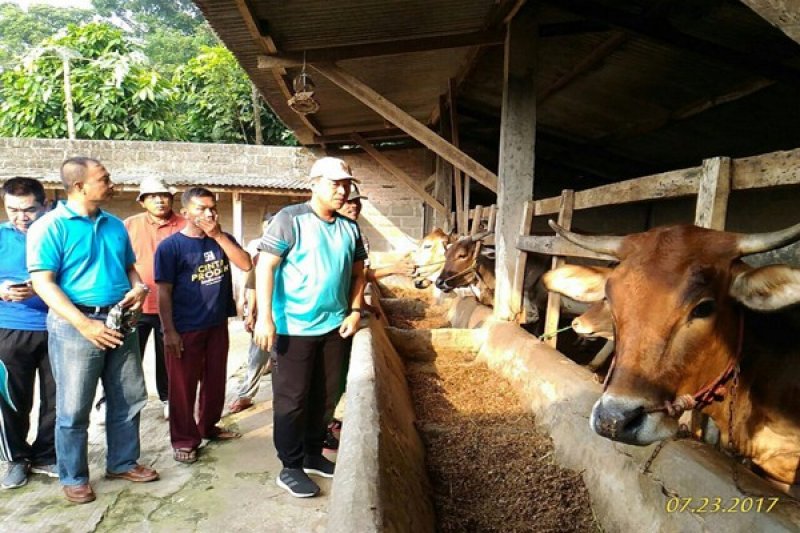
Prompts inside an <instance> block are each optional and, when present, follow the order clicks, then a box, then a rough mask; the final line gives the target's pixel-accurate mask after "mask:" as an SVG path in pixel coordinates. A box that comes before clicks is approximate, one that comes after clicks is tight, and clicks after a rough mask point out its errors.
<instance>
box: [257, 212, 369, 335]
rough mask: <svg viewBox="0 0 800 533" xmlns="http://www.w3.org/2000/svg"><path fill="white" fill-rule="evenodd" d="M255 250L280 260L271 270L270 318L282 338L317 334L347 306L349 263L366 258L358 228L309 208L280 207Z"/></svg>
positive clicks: (337, 319)
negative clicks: (329, 220)
mask: <svg viewBox="0 0 800 533" xmlns="http://www.w3.org/2000/svg"><path fill="white" fill-rule="evenodd" d="M258 249H259V250H260V251H263V252H267V253H270V254H273V255H277V256H280V257H282V258H283V260H282V261H281V263H280V265H279V266H278V268H277V270H276V271H275V285H274V288H273V297H272V317H273V319H274V320H275V329H276V331H277V332H278V333H279V334H281V335H297V336H311V335H322V334H324V333H328V332H329V331H332V330H334V329H336V328H338V327H339V326H340V325H341V324H342V322H343V321H344V319H345V316H346V315H347V309H348V307H350V283H351V278H352V275H353V263H355V262H356V261H363V260H365V259H366V258H367V252H366V250H365V249H364V244H363V242H362V240H361V231H360V230H359V228H358V224H356V223H355V222H353V221H352V220H350V219H349V218H347V217H343V216H341V215H339V214H338V213H337V214H336V216H335V218H334V219H333V221H332V222H327V221H325V220H322V219H321V218H319V217H318V216H317V214H316V213H315V212H314V210H313V209H312V208H311V206H310V205H309V204H307V203H306V204H297V205H291V206H289V207H285V208H283V209H282V210H281V211H279V212H278V214H277V215H275V218H273V219H272V222H271V223H270V225H269V227H268V228H267V231H266V233H264V237H263V238H262V239H261V244H259V247H258Z"/></svg>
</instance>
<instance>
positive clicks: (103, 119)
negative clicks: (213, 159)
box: [0, 22, 183, 140]
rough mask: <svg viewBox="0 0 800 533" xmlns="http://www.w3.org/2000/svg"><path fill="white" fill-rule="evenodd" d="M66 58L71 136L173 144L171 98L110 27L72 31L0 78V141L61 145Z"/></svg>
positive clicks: (177, 135) (167, 86)
mask: <svg viewBox="0 0 800 533" xmlns="http://www.w3.org/2000/svg"><path fill="white" fill-rule="evenodd" d="M65 55H68V56H69V57H70V60H69V61H70V66H71V76H70V80H71V85H72V90H71V95H72V101H73V108H74V115H75V121H74V122H75V131H76V135H77V137H78V138H83V139H129V140H145V139H146V140H176V139H181V138H182V137H183V131H182V129H181V128H180V126H179V125H178V124H177V123H176V122H175V120H174V116H175V103H176V102H177V96H178V95H177V91H176V90H175V88H174V87H173V86H172V84H171V82H170V81H169V80H165V79H164V78H162V77H161V76H160V75H159V74H158V73H157V72H156V71H154V70H152V69H151V68H149V67H148V66H147V65H146V64H145V60H144V56H143V55H142V54H141V53H140V52H139V51H138V50H137V49H136V47H135V46H134V45H133V44H132V43H131V42H130V40H128V39H127V38H126V37H125V35H124V33H123V31H122V30H121V29H120V28H117V27H115V26H113V25H111V24H108V23H99V22H93V23H89V24H86V25H84V26H75V25H70V26H68V28H67V33H66V35H64V36H61V37H53V38H50V39H47V40H45V41H44V43H43V44H42V46H41V47H39V48H38V49H35V50H34V51H32V53H30V54H28V56H27V57H26V58H25V59H26V60H25V61H23V63H22V64H20V65H18V66H17V67H15V68H14V69H13V70H8V71H6V72H5V73H3V74H2V77H0V84H2V86H0V135H6V136H13V137H50V138H54V137H65V136H67V122H66V119H65V115H66V109H65V92H64V81H63V80H64V61H63V58H64V56H65Z"/></svg>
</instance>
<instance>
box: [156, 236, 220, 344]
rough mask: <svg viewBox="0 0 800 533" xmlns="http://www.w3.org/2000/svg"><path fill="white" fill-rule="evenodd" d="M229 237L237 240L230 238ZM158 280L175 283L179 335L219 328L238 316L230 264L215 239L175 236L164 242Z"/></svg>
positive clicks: (158, 260) (160, 247) (174, 309)
mask: <svg viewBox="0 0 800 533" xmlns="http://www.w3.org/2000/svg"><path fill="white" fill-rule="evenodd" d="M226 235H228V234H227V233H226ZM228 238H229V239H231V240H232V241H234V238H233V237H232V236H231V235H228ZM234 242H235V241H234ZM155 280H156V283H163V282H165V283H171V284H172V317H173V321H174V322H175V329H176V330H177V331H178V333H188V332H190V331H199V330H202V329H207V328H210V327H213V326H217V325H219V324H222V323H224V322H225V321H226V320H227V319H228V317H231V316H235V315H236V306H235V304H234V302H233V287H232V282H231V263H230V260H229V259H228V256H227V255H225V252H223V251H222V247H220V245H219V244H217V242H216V241H215V240H214V239H211V238H209V237H203V238H194V237H187V236H186V235H184V234H183V233H176V234H174V235H171V236H170V237H167V238H166V239H164V240H163V241H161V244H159V245H158V248H157V249H156V256H155Z"/></svg>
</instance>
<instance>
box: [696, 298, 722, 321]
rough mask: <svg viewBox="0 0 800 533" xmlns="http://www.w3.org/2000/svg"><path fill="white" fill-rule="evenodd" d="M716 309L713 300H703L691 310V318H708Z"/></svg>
mask: <svg viewBox="0 0 800 533" xmlns="http://www.w3.org/2000/svg"><path fill="white" fill-rule="evenodd" d="M715 309H716V304H715V303H714V300H703V301H702V302H700V303H699V304H697V305H696V306H694V309H692V315H691V318H708V317H710V316H711V315H712V314H713V313H714V310H715Z"/></svg>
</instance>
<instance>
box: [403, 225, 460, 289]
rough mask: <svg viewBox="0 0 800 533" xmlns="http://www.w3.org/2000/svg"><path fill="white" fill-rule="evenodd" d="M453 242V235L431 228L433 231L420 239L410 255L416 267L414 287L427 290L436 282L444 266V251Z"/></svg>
mask: <svg viewBox="0 0 800 533" xmlns="http://www.w3.org/2000/svg"><path fill="white" fill-rule="evenodd" d="M453 241H455V236H454V235H453V233H445V232H444V231H442V230H441V229H440V228H433V231H431V232H430V233H428V234H427V235H425V237H423V238H422V241H420V243H419V246H418V247H417V249H416V250H415V251H414V253H413V254H412V259H413V261H414V266H415V267H416V268H415V270H414V276H413V279H414V287H416V288H417V289H427V288H428V287H430V285H431V283H433V282H434V281H436V278H437V277H439V273H440V272H441V271H442V267H443V266H444V262H445V258H444V255H445V251H446V250H447V247H448V246H449V245H450V244H451V243H452V242H453Z"/></svg>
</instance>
